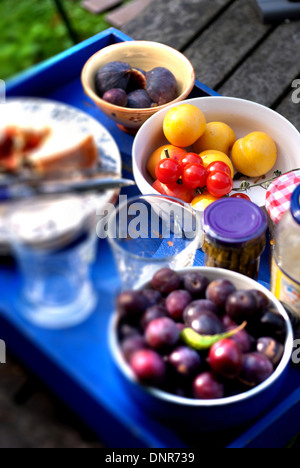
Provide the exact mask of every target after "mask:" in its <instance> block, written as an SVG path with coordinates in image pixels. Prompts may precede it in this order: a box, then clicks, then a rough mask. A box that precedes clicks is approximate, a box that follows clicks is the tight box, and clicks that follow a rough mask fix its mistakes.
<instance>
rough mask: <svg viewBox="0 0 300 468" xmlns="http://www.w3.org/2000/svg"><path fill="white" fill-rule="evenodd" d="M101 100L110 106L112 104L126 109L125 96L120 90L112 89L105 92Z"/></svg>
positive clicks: (122, 90)
mask: <svg viewBox="0 0 300 468" xmlns="http://www.w3.org/2000/svg"><path fill="white" fill-rule="evenodd" d="M102 99H104V101H107V102H110V103H111V104H114V105H115V106H121V107H126V105H127V94H126V92H125V91H124V89H121V88H112V89H109V90H108V91H105V93H104V94H103V96H102Z"/></svg>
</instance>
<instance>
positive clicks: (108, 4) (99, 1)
mask: <svg viewBox="0 0 300 468" xmlns="http://www.w3.org/2000/svg"><path fill="white" fill-rule="evenodd" d="M120 3H122V0H84V1H83V2H81V6H82V8H84V9H85V10H88V11H90V12H91V13H94V14H95V15H98V14H99V13H102V12H103V11H106V10H109V9H110V8H113V7H115V6H118V5H120Z"/></svg>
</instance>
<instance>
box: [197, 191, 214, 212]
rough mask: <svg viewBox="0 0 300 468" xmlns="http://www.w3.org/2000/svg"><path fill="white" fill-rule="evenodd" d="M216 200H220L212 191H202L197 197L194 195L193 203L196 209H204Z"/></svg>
mask: <svg viewBox="0 0 300 468" xmlns="http://www.w3.org/2000/svg"><path fill="white" fill-rule="evenodd" d="M216 200H219V198H215V197H214V196H213V195H211V194H210V193H207V192H205V193H202V194H201V195H197V196H196V197H194V198H193V200H192V201H191V205H192V207H193V208H195V209H196V210H203V211H204V210H205V208H206V207H207V206H208V205H210V204H211V203H213V202H214V201H216Z"/></svg>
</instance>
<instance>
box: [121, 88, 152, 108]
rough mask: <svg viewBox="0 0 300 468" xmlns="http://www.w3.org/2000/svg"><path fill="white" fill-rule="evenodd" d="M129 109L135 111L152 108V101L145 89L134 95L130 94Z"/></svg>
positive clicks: (133, 93)
mask: <svg viewBox="0 0 300 468" xmlns="http://www.w3.org/2000/svg"><path fill="white" fill-rule="evenodd" d="M127 97H128V102H127V107H131V108H134V109H145V108H146V107H152V101H151V99H150V97H149V95H148V93H147V91H145V90H144V89H136V90H135V91H132V93H129V94H128V96H127Z"/></svg>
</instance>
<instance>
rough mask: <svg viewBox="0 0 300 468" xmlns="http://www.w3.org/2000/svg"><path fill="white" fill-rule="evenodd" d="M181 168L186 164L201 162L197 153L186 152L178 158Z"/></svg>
mask: <svg viewBox="0 0 300 468" xmlns="http://www.w3.org/2000/svg"><path fill="white" fill-rule="evenodd" d="M179 163H180V164H181V167H182V169H184V168H185V166H187V165H188V164H203V161H202V158H200V156H199V154H197V153H186V154H183V155H182V156H181V158H180V159H179Z"/></svg>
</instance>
